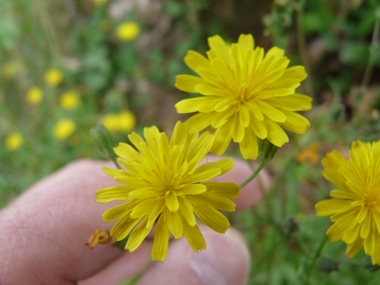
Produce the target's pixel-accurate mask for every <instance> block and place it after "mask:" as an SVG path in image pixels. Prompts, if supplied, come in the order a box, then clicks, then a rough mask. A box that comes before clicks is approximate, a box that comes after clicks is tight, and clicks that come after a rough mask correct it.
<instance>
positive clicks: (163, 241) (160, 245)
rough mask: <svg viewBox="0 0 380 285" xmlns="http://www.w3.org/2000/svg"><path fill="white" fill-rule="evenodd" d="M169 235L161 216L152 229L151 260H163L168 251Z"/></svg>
mask: <svg viewBox="0 0 380 285" xmlns="http://www.w3.org/2000/svg"><path fill="white" fill-rule="evenodd" d="M169 237H170V231H169V229H168V227H167V225H166V223H165V221H164V217H163V216H161V217H160V218H159V220H158V222H157V225H156V229H155V230H154V239H153V248H152V260H153V261H161V262H164V260H165V259H166V256H167V255H168V251H169Z"/></svg>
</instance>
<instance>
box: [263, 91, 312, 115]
mask: <svg viewBox="0 0 380 285" xmlns="http://www.w3.org/2000/svg"><path fill="white" fill-rule="evenodd" d="M265 101H266V102H267V103H268V104H270V105H272V106H273V107H277V108H281V109H284V110H287V111H306V110H309V109H311V102H312V101H313V99H311V98H310V97H309V96H306V95H302V94H292V95H289V96H283V97H274V98H269V99H266V100H265Z"/></svg>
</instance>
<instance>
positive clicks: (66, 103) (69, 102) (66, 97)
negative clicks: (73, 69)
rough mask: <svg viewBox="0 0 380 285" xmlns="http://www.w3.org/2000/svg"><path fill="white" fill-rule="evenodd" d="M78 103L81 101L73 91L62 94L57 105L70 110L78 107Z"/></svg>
mask: <svg viewBox="0 0 380 285" xmlns="http://www.w3.org/2000/svg"><path fill="white" fill-rule="evenodd" d="M80 101H81V100H80V96H79V94H78V93H76V92H74V91H67V92H65V93H63V94H62V96H61V98H60V100H59V104H60V105H61V107H62V108H63V109H66V110H71V109H75V108H76V107H78V105H79V104H80Z"/></svg>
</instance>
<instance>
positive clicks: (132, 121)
mask: <svg viewBox="0 0 380 285" xmlns="http://www.w3.org/2000/svg"><path fill="white" fill-rule="evenodd" d="M118 119H119V130H120V131H121V132H129V131H131V130H133V129H134V128H135V126H136V116H135V114H133V113H132V112H131V111H128V110H126V111H122V112H120V113H119V115H118Z"/></svg>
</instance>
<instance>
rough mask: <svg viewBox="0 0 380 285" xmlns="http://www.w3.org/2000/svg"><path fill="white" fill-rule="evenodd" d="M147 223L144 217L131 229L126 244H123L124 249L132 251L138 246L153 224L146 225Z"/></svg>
mask: <svg viewBox="0 0 380 285" xmlns="http://www.w3.org/2000/svg"><path fill="white" fill-rule="evenodd" d="M147 223H148V218H144V219H143V220H142V221H141V223H140V224H139V225H138V226H137V227H136V228H135V229H134V230H133V232H132V233H131V235H130V237H129V239H128V242H127V244H126V245H125V249H128V250H129V251H130V252H133V251H135V250H136V249H137V248H138V247H139V246H140V244H141V243H142V242H143V240H144V239H145V238H146V236H147V235H148V234H149V233H150V231H151V230H152V226H153V225H152V226H147Z"/></svg>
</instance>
